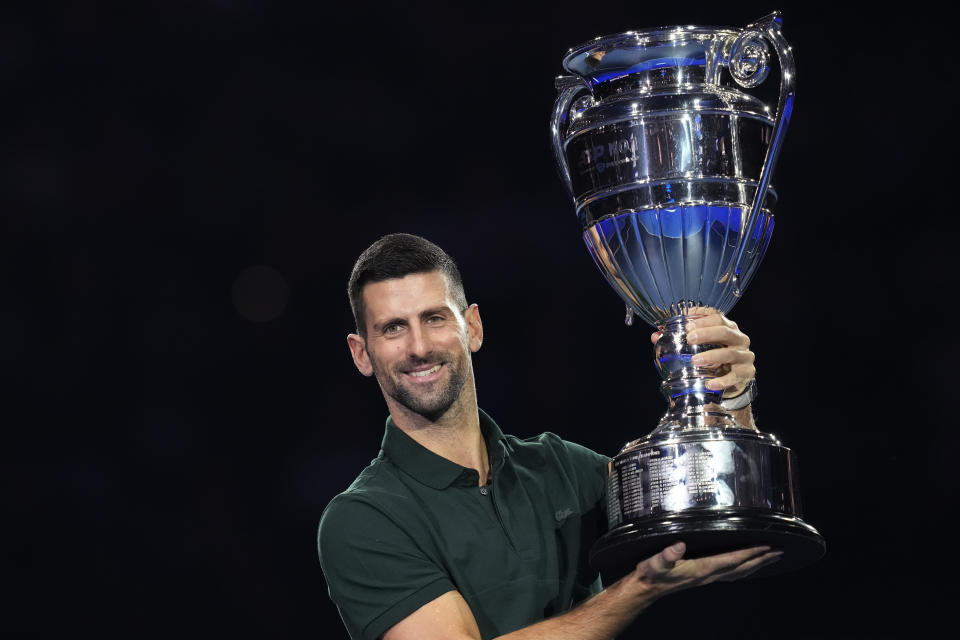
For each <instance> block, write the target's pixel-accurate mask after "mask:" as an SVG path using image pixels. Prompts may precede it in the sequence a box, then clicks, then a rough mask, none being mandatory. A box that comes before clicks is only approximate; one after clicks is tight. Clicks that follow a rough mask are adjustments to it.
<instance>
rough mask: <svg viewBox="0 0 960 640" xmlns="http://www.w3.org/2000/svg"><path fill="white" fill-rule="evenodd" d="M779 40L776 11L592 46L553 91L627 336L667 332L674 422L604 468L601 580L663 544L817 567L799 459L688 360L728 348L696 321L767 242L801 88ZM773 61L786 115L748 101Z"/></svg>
mask: <svg viewBox="0 0 960 640" xmlns="http://www.w3.org/2000/svg"><path fill="white" fill-rule="evenodd" d="M780 26H781V19H780V17H779V14H777V13H774V14H771V15H769V16H766V17H765V18H763V19H761V20H758V21H757V22H755V23H753V24H751V25H749V26H747V27H746V28H744V29H742V30H737V29H728V28H711V27H690V26H685V27H670V28H663V29H655V30H648V31H630V32H627V33H622V34H618V35H614V36H608V37H603V38H597V39H595V40H592V41H590V42H588V43H586V44H584V45H582V46H579V47H575V48H574V49H571V50H570V52H569V53H568V55H567V56H566V57H565V58H564V60H563V67H564V69H565V70H566V71H567V73H568V75H563V76H560V77H558V78H557V79H556V86H557V89H558V90H559V95H558V98H557V102H556V104H555V106H554V110H553V115H552V118H551V134H552V140H553V148H554V156H555V158H556V162H557V168H558V171H559V173H560V175H561V177H562V179H563V181H564V184H565V186H566V188H567V191H568V192H569V193H570V196H571V198H572V200H573V203H574V207H575V211H576V214H577V216H578V219H579V221H580V224H581V228H582V230H583V238H584V241H585V243H586V245H587V248H588V249H589V251H590V254H591V255H592V256H593V259H594V261H595V263H596V264H597V267H598V268H599V269H600V271H601V273H603V275H604V277H605V278H606V279H607V282H608V283H609V284H610V285H611V286H612V287H613V289H614V290H615V291H616V292H617V293H618V294H619V295H620V296H621V298H623V300H624V302H625V303H626V305H627V314H626V323H627V324H631V323H632V320H633V317H634V316H637V317H640V318H642V319H643V320H645V321H646V322H647V323H649V324H651V325H653V326H656V327H658V328H659V329H660V330H661V332H662V335H661V338H660V339H659V341H658V343H657V345H656V347H655V353H656V363H657V368H658V371H659V373H660V376H661V379H662V383H661V391H662V392H663V393H664V395H665V397H666V398H667V402H668V409H667V412H666V413H665V415H664V416H663V418H662V419H661V421H660V423H659V425H658V426H657V428H656V429H655V430H654V431H653V432H652V433H651V434H650V435H648V436H647V437H645V438H641V439H639V440H635V441H633V442H631V443H629V444H628V445H627V446H625V447H624V449H623V450H622V451H621V452H620V453H619V454H618V455H617V456H615V457H614V458H613V460H612V462H611V473H610V481H609V487H608V489H609V490H608V498H609V500H610V504H609V519H610V527H611V530H610V532H609V533H608V534H607V535H606V536H604V538H603V539H601V541H600V542H599V543H598V545H597V547H595V549H594V552H593V553H592V561H593V562H594V564H595V565H596V566H598V567H599V568H601V569H603V568H610V566H611V565H612V564H614V563H617V562H631V561H636V560H640V559H642V557H646V556H642V557H641V556H640V555H638V554H641V553H646V552H647V551H651V550H652V552H655V551H657V550H659V549H656V548H654V547H651V546H650V544H660V543H663V542H664V541H665V540H667V539H669V538H670V536H674V537H675V539H684V540H685V541H688V542H689V541H690V540H694V541H695V542H696V545H699V548H700V550H701V551H703V552H708V551H711V550H717V549H718V548H722V547H723V546H724V545H738V544H741V543H746V542H751V541H764V540H767V541H768V543H776V544H780V545H783V546H785V547H789V548H792V549H793V551H791V553H792V554H793V556H792V557H793V558H794V560H793V564H792V565H791V564H790V563H784V564H785V565H788V566H799V565H800V564H803V563H805V562H809V561H812V560H813V559H816V557H819V555H822V553H823V539H822V537H820V535H819V534H818V533H817V532H816V530H814V529H813V528H812V527H810V526H809V525H807V524H805V523H803V521H802V520H800V510H799V498H798V494H797V489H796V482H795V477H794V470H795V460H794V459H793V456H792V453H791V452H790V450H789V449H786V448H785V447H783V446H781V445H780V443H779V442H777V441H776V439H775V438H773V437H772V436H769V435H767V434H763V433H760V432H758V431H756V430H753V429H747V428H744V427H743V426H741V425H740V424H738V423H737V422H736V420H734V418H733V417H732V416H731V415H730V414H729V413H728V412H727V411H726V410H724V408H723V407H722V406H721V403H722V400H723V399H722V393H721V392H720V391H713V390H710V389H708V388H707V386H706V385H707V383H708V381H709V380H710V379H711V378H713V377H715V376H716V375H718V372H717V371H715V370H714V369H712V368H709V367H700V366H694V365H693V363H692V358H693V357H694V356H695V355H696V354H697V353H700V352H702V351H706V350H709V349H711V348H714V347H715V346H717V345H690V344H688V343H687V339H686V325H687V322H688V321H689V320H690V319H691V318H695V317H697V316H700V315H703V314H706V313H713V312H714V311H720V312H722V313H727V312H729V311H730V309H731V308H732V307H733V306H734V305H735V304H736V302H737V300H738V299H739V298H740V297H741V296H742V295H743V291H744V290H745V289H746V287H747V285H748V284H749V283H750V280H751V279H752V277H753V275H754V274H755V273H756V269H757V267H758V265H759V264H760V262H761V261H762V259H763V256H764V253H765V251H766V249H767V246H768V245H769V242H770V238H771V235H772V232H773V227H774V218H773V209H774V206H775V204H776V201H777V193H776V191H775V190H774V189H773V188H772V187H771V184H770V179H771V175H772V172H773V168H774V165H775V163H776V160H777V156H778V154H779V152H780V148H781V146H782V143H783V138H784V134H785V131H786V128H787V125H788V123H789V120H790V116H791V114H792V111H793V101H794V95H795V83H796V72H795V68H794V62H793V56H792V53H791V49H790V46H789V45H788V44H787V42H786V40H785V39H784V38H783V36H782V34H781V30H780ZM771 49H772V52H773V54H775V56H776V59H777V62H778V63H779V71H780V92H779V98H778V99H777V102H776V105H770V104H767V103H765V102H764V101H763V100H761V99H759V98H758V97H756V96H754V95H751V94H749V93H746V92H744V89H752V88H754V87H757V86H758V85H760V84H761V83H763V82H764V80H765V79H766V78H767V76H768V74H769V72H770V61H771V59H772V57H773V56H772V55H771ZM677 536H681V537H677ZM765 536H766V537H765ZM717 541H720V542H717ZM771 541H772V542H771ZM696 545H695V546H696ZM661 548H662V547H661Z"/></svg>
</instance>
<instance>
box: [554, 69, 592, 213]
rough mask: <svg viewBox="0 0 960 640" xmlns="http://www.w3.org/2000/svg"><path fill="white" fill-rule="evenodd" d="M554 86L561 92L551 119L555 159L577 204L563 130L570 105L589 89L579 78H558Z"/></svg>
mask: <svg viewBox="0 0 960 640" xmlns="http://www.w3.org/2000/svg"><path fill="white" fill-rule="evenodd" d="M553 84H554V86H555V87H556V88H557V90H558V91H560V95H558V96H557V101H556V102H555V103H554V105H553V116H551V118H550V135H551V137H552V139H553V159H554V160H556V162H557V171H559V172H560V177H561V178H562V179H563V184H564V186H565V187H566V188H567V193H569V194H570V198H571V199H572V200H574V202H576V199H575V198H574V195H573V182H572V181H571V180H570V167H569V165H568V164H567V154H566V153H564V150H563V133H562V132H561V128H563V126H564V125H565V124H566V121H567V115H568V114H569V112H570V105H571V104H572V103H573V99H574V98H575V97H576V96H577V94H578V93H580V92H581V91H584V90H586V89H587V85H586V84H585V83H584V82H583V80H581V79H580V78H578V77H577V76H557V78H556V79H555V80H554V83H553Z"/></svg>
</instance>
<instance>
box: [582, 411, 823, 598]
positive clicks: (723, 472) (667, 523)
mask: <svg viewBox="0 0 960 640" xmlns="http://www.w3.org/2000/svg"><path fill="white" fill-rule="evenodd" d="M706 415H707V417H711V416H713V414H706ZM722 417H723V416H722V415H721V416H719V417H717V416H713V418H716V419H717V420H720V419H721V418H722ZM713 418H712V419H713ZM668 424H670V423H669V422H668ZM796 476H797V461H796V459H795V457H794V455H793V452H792V451H790V449H788V448H787V447H785V446H783V445H782V444H780V442H779V441H778V440H777V439H776V438H775V437H774V436H772V435H770V434H767V433H762V432H759V431H756V430H751V429H745V428H742V427H737V426H734V427H725V428H700V429H692V428H691V429H682V428H677V429H670V428H665V429H659V428H658V429H657V430H655V431H654V432H653V433H652V434H650V435H649V436H647V437H646V438H643V439H641V440H636V441H634V442H631V443H628V444H627V445H626V446H625V447H624V449H623V450H622V451H621V452H620V453H619V454H617V455H616V456H614V457H613V458H612V459H611V460H610V471H609V475H608V477H607V522H608V525H609V532H608V533H607V534H606V535H604V536H602V537H601V538H600V539H599V540H598V541H597V543H596V544H595V545H594V547H593V549H592V550H591V552H590V564H591V566H592V567H593V568H594V569H597V570H599V571H600V572H601V574H602V575H603V577H604V581H610V580H613V579H616V578H618V577H620V576H623V575H626V574H627V573H629V572H630V571H632V570H633V569H634V567H636V565H637V563H638V562H640V561H642V560H645V559H646V558H649V557H651V556H653V555H655V554H657V553H659V552H660V551H662V550H663V549H664V548H666V547H668V546H670V545H671V544H673V543H675V542H684V543H686V545H687V551H686V553H685V557H687V558H695V557H700V556H707V555H714V554H717V553H723V552H726V551H734V550H737V549H745V548H748V547H755V546H762V545H767V546H770V547H772V548H774V549H776V550H781V551H783V552H784V553H783V555H782V556H781V557H780V560H779V561H777V562H776V563H774V564H771V565H770V566H768V567H766V568H764V569H762V570H760V571H758V572H756V573H755V574H753V575H755V576H757V575H772V574H776V573H784V572H787V571H791V570H793V569H798V568H800V567H802V566H804V565H806V564H809V563H812V562H814V561H815V560H817V559H818V558H820V557H821V556H822V555H823V554H824V551H825V543H824V540H823V538H822V537H821V536H820V534H819V533H818V532H817V530H816V529H814V528H813V527H811V526H810V525H808V524H806V523H805V522H804V521H803V520H802V519H801V517H802V516H801V511H800V498H799V495H798V492H797V478H796Z"/></svg>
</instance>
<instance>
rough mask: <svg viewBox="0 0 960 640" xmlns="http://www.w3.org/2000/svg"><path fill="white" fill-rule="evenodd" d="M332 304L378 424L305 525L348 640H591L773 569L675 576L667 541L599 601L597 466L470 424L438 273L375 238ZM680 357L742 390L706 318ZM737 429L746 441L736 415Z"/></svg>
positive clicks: (448, 286) (748, 358)
mask: <svg viewBox="0 0 960 640" xmlns="http://www.w3.org/2000/svg"><path fill="white" fill-rule="evenodd" d="M348 288H349V295H350V303H351V307H352V309H353V313H354V318H355V321H356V325H357V333H355V334H350V335H349V336H348V337H347V343H348V345H349V347H350V353H351V354H352V356H353V361H354V363H355V364H356V366H357V369H359V370H360V372H361V373H362V374H364V375H366V376H371V375H372V376H375V377H376V380H377V382H378V383H379V384H380V388H381V390H382V391H383V397H384V399H385V400H386V403H387V408H388V409H389V412H390V417H389V418H388V419H387V426H386V433H385V435H384V438H383V445H382V450H381V452H380V455H379V456H378V457H377V459H376V460H374V461H373V462H372V463H371V464H370V466H368V467H367V468H366V469H365V470H364V471H363V472H362V473H361V474H360V476H359V477H358V478H357V480H356V481H355V482H354V483H353V484H352V485H351V486H350V488H349V489H347V490H346V491H345V492H344V493H342V494H340V495H338V496H337V497H336V498H334V499H333V501H331V503H330V505H329V506H328V507H327V509H326V510H325V511H324V514H323V517H322V519H321V522H320V531H319V551H320V561H321V564H322V567H323V571H324V574H325V576H326V579H327V584H328V587H329V591H330V597H331V598H332V599H333V601H334V602H335V603H336V604H337V607H338V609H339V611H340V615H341V617H342V618H343V621H344V624H345V625H346V626H347V629H348V631H349V633H350V636H351V637H352V638H364V639H368V640H374V639H375V638H380V637H382V638H384V639H385V640H432V639H437V640H439V639H443V640H468V639H469V640H478V639H480V638H483V639H484V640H486V639H487V638H493V637H502V638H504V639H505V640H507V639H508V640H524V639H533V638H545V639H550V640H563V639H570V640H574V639H576V640H592V639H600V638H604V639H606V638H610V637H612V636H614V635H615V634H617V633H618V632H620V631H621V630H622V629H623V628H624V627H626V626H627V625H628V624H629V623H630V622H631V621H632V620H633V619H634V618H635V617H636V616H637V615H638V614H639V613H640V612H642V611H643V610H644V609H645V608H646V607H648V606H649V605H650V604H652V603H653V602H654V601H656V600H657V599H658V598H660V597H662V596H663V595H666V594H668V593H672V592H674V591H679V590H681V589H685V588H689V587H693V586H697V585H700V584H707V583H709V582H713V581H715V580H732V579H737V578H740V577H743V576H745V575H747V574H749V573H751V572H753V571H755V570H757V569H759V568H760V567H763V566H766V565H767V564H768V563H770V562H774V561H775V560H776V559H777V556H778V555H779V554H778V553H777V552H775V551H772V550H771V549H769V548H767V547H758V548H753V549H746V550H742V551H737V552H733V553H726V554H722V555H715V556H710V557H704V558H699V559H684V558H683V554H684V551H685V547H684V545H683V543H682V542H681V543H678V544H676V545H674V546H672V547H669V548H667V549H664V550H663V551H662V552H660V553H658V554H656V555H655V556H653V557H651V558H648V559H646V560H644V561H643V562H640V563H639V564H638V565H637V567H636V569H635V570H633V571H632V573H629V574H628V575H627V576H626V577H624V578H622V579H620V580H619V581H617V582H615V583H613V584H612V585H610V586H608V587H606V588H605V589H603V590H600V589H599V584H598V580H597V576H596V574H595V573H593V574H591V572H590V571H589V568H588V566H587V563H586V561H585V559H586V551H587V550H588V549H589V547H590V546H591V545H592V543H593V542H594V541H595V539H596V537H597V535H598V533H600V530H599V526H598V524H597V523H598V519H599V518H602V514H601V508H602V505H603V494H604V486H605V477H606V463H607V458H605V457H604V456H601V455H599V454H596V453H594V452H592V451H590V450H588V449H586V448H584V447H581V446H579V445H576V444H573V443H570V442H566V441H563V440H561V439H560V438H558V437H557V436H555V435H553V434H550V433H545V434H543V435H541V436H539V437H537V438H532V439H529V440H520V439H518V438H515V437H513V436H505V435H503V433H502V432H501V431H500V429H499V427H497V425H496V424H495V423H494V422H493V420H492V419H490V417H489V416H487V415H486V414H485V413H484V412H482V411H481V410H480V409H479V408H478V406H477V395H476V389H475V386H474V378H473V367H472V362H471V354H472V353H473V352H476V351H477V350H478V349H479V348H480V346H481V344H482V342H483V325H482V323H481V321H480V312H479V309H478V307H477V305H476V304H472V305H468V304H467V300H466V297H465V295H464V291H463V285H462V282H461V279H460V274H459V272H458V270H457V267H456V265H455V264H454V262H453V260H452V259H451V258H450V257H449V256H448V255H447V254H446V253H445V252H444V251H443V250H442V249H440V248H439V247H437V246H436V245H434V244H432V243H430V242H429V241H427V240H424V239H423V238H419V237H417V236H412V235H408V234H393V235H390V236H385V237H383V238H381V239H380V240H378V241H377V242H375V243H374V244H373V245H371V246H370V247H369V248H368V249H367V250H366V251H364V252H363V253H362V254H361V256H360V257H359V258H358V260H357V262H356V264H355V265H354V268H353V272H352V274H351V276H350V282H349V287H348ZM656 337H657V336H656V334H654V336H653V338H654V339H656ZM689 340H690V341H695V342H701V343H708V342H709V343H713V344H720V345H724V346H723V347H722V348H717V349H713V350H710V351H708V352H705V353H704V354H701V355H702V356H708V357H707V358H705V359H706V360H707V361H708V362H709V363H710V364H712V365H716V366H718V367H720V368H721V370H722V371H725V374H724V375H721V376H719V377H717V378H715V379H714V380H713V381H712V382H713V384H712V385H711V386H713V388H724V389H727V390H728V391H729V394H735V393H737V392H738V391H740V390H742V389H743V388H745V387H746V385H747V383H748V382H749V381H750V380H751V379H752V378H753V375H754V368H753V354H752V353H751V352H750V350H749V339H748V338H747V336H746V335H744V334H743V333H742V332H740V331H739V330H738V328H737V326H736V325H735V324H734V323H732V322H730V321H729V320H727V319H726V318H724V317H723V316H722V315H720V314H712V315H707V316H704V317H701V318H698V319H697V320H696V321H695V322H694V330H693V331H691V333H690V334H689ZM738 417H739V418H740V419H741V421H744V422H747V423H748V425H752V418H750V416H749V409H747V411H746V414H743V413H741V414H740V415H738ZM591 594H592V595H591ZM577 603H579V604H577ZM574 605H576V606H574ZM571 607H572V608H571Z"/></svg>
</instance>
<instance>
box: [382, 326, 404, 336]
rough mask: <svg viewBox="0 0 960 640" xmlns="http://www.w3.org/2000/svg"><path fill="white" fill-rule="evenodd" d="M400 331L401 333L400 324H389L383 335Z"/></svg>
mask: <svg viewBox="0 0 960 640" xmlns="http://www.w3.org/2000/svg"><path fill="white" fill-rule="evenodd" d="M398 331H400V325H398V324H388V325H387V326H385V327H384V328H383V333H384V334H386V335H390V334H392V333H397V332H398Z"/></svg>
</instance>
